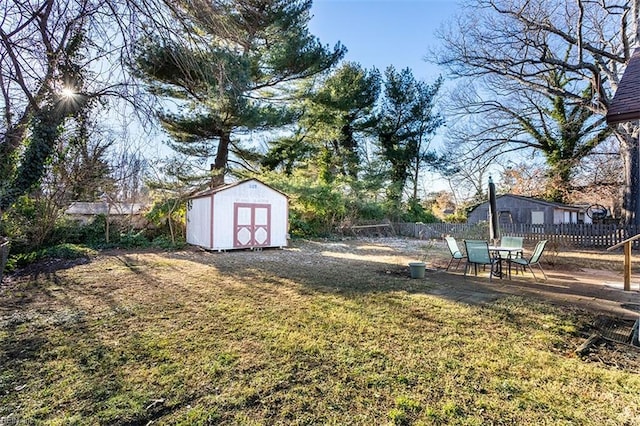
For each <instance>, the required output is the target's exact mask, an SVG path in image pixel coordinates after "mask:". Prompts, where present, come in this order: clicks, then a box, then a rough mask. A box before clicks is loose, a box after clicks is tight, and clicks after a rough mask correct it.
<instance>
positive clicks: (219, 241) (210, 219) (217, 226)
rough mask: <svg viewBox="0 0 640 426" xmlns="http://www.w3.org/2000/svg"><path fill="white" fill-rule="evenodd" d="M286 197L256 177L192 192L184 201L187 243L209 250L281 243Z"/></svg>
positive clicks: (285, 230) (286, 215)
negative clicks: (185, 202) (191, 195)
mask: <svg viewBox="0 0 640 426" xmlns="http://www.w3.org/2000/svg"><path fill="white" fill-rule="evenodd" d="M288 224H289V199H288V197H287V196H286V195H285V194H283V193H282V192H280V191H277V190H275V189H273V188H271V187H270V186H268V185H265V184H264V183H262V182H260V181H259V180H257V179H248V180H244V181H240V182H236V183H232V184H228V185H224V186H220V187H218V188H213V189H210V190H207V191H205V192H201V193H199V194H196V195H194V196H193V197H191V198H190V199H189V200H188V201H187V243H189V244H193V245H197V246H201V247H204V248H206V249H210V250H229V249H242V248H261V247H284V246H286V245H287V233H288V230H289V226H288Z"/></svg>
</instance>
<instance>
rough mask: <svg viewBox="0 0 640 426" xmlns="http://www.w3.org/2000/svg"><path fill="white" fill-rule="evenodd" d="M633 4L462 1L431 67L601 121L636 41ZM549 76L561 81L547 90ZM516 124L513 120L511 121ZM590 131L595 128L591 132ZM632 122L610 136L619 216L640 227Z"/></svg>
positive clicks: (636, 0)
mask: <svg viewBox="0 0 640 426" xmlns="http://www.w3.org/2000/svg"><path fill="white" fill-rule="evenodd" d="M639 4H640V0H632V1H628V0H613V1H607V2H603V1H587V0H574V1H572V2H568V1H565V0H543V1H536V2H532V1H528V0H469V1H466V2H464V5H465V6H466V10H469V11H473V12H472V13H469V14H468V16H466V17H460V18H459V19H458V20H457V21H455V22H453V23H452V25H451V26H450V27H449V28H447V29H444V30H443V31H442V32H441V33H440V38H441V40H442V42H443V44H442V48H441V49H440V50H439V51H438V52H435V53H434V58H435V59H436V60H437V62H438V63H440V64H442V65H445V66H447V67H448V69H449V70H450V72H451V73H452V74H453V75H454V76H457V77H463V78H473V79H475V80H479V79H485V78H488V79H489V81H491V79H498V80H499V81H503V82H504V81H511V82H513V83H514V84H517V85H518V86H520V87H522V88H526V89H527V90H528V91H531V92H533V93H538V94H540V95H542V96H545V97H547V98H552V99H556V98H557V99H562V100H563V102H565V103H566V104H567V105H570V106H580V107H581V108H585V109H587V110H589V111H590V112H592V113H593V114H594V115H595V116H596V118H595V121H594V122H593V123H590V124H589V126H592V125H595V124H596V123H597V122H598V121H601V117H604V116H605V115H606V112H607V109H608V106H609V103H610V101H611V99H612V96H613V94H614V92H615V90H616V88H617V85H618V82H619V78H620V74H621V70H622V69H623V68H624V65H625V63H626V62H627V60H628V59H629V57H630V55H631V49H632V47H633V46H634V44H636V43H637V42H638V11H639V10H640V7H639ZM549 70H560V71H561V73H562V74H563V75H564V78H565V80H564V82H563V84H561V85H558V84H549V81H548V79H545V78H544V77H545V76H546V75H548V71H549ZM515 120H517V118H514V121H515ZM594 130H596V128H595V127H594ZM637 133H638V125H637V123H627V124H625V125H619V126H618V127H617V128H615V129H613V134H614V135H615V136H616V138H617V140H618V141H619V144H620V151H621V154H622V158H623V160H624V164H625V185H626V187H627V191H626V194H625V199H624V213H625V217H626V220H627V221H630V222H638V221H640V201H639V200H640V180H639V177H640V165H639V164H638V161H637V159H636V158H637V157H638V155H637V149H638V148H637V143H635V141H636V138H637Z"/></svg>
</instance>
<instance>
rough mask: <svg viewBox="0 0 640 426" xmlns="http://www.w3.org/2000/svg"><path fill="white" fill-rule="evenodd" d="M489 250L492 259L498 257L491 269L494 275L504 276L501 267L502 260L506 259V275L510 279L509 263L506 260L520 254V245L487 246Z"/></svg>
mask: <svg viewBox="0 0 640 426" xmlns="http://www.w3.org/2000/svg"><path fill="white" fill-rule="evenodd" d="M489 252H490V253H491V255H492V256H493V257H494V259H498V261H497V262H495V264H494V265H495V266H494V268H493V270H492V273H493V276H494V277H499V278H502V277H504V275H505V274H504V272H503V268H502V262H503V261H507V263H508V264H509V268H508V272H507V276H508V278H509V279H511V263H509V262H508V260H509V259H513V258H515V257H518V256H522V247H502V246H489Z"/></svg>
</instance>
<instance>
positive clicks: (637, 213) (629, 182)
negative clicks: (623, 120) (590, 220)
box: [618, 132, 640, 225]
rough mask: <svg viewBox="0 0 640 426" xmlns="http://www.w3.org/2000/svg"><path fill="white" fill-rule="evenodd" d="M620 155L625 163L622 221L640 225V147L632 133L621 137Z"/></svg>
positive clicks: (619, 137)
mask: <svg viewBox="0 0 640 426" xmlns="http://www.w3.org/2000/svg"><path fill="white" fill-rule="evenodd" d="M618 139H619V140H620V153H621V154H622V159H623V163H624V181H625V182H624V183H625V185H624V195H623V199H622V215H623V217H622V219H623V220H624V223H626V224H630V225H638V224H640V147H639V146H638V140H637V137H636V136H634V135H633V134H631V132H629V133H627V134H623V135H619V136H618Z"/></svg>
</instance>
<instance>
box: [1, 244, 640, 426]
mask: <svg viewBox="0 0 640 426" xmlns="http://www.w3.org/2000/svg"><path fill="white" fill-rule="evenodd" d="M409 255H411V254H409ZM443 259H444V258H443ZM405 261H406V257H402V256H401V255H399V254H398V253H397V251H396V250H394V249H393V248H389V247H385V246H376V245H375V244H372V245H369V246H360V247H355V248H354V247H353V246H351V247H345V246H342V245H340V244H334V245H332V244H329V245H326V244H320V243H311V242H302V243H297V244H296V245H295V246H294V247H292V248H289V249H286V250H265V251H264V252H231V253H205V252H199V251H195V250H192V251H184V252H175V253H162V252H114V253H108V254H103V255H100V256H99V257H97V258H95V259H92V260H91V261H90V262H88V263H86V264H81V265H76V266H73V267H70V268H67V269H58V270H49V271H47V270H46V269H45V270H41V271H38V273H37V274H35V273H34V274H32V275H31V276H28V277H24V278H22V279H14V281H13V282H12V283H10V284H9V285H5V286H3V288H2V290H0V424H10V423H9V422H17V421H18V420H20V421H22V422H24V424H52V425H67V424H91V425H94V424H119V425H125V424H126V425H133V424H148V422H150V421H154V424H183V425H191V424H234V425H235V424H243V425H245V424H246V425H263V424H264V425H274V424H283V425H284V424H286V425H290V424H323V425H324V424H335V425H349V424H352V425H378V424H381V425H385V424H400V425H409V424H415V425H418V424H426V425H431V424H436V425H440V424H459V425H485V424H496V425H498V424H525V425H526V424H530V425H541V424H553V425H590V424H592V425H640V408H639V407H640V375H639V374H637V373H633V372H629V371H624V370H620V369H616V368H613V367H609V366H606V365H604V364H601V363H593V362H587V361H586V360H583V359H580V358H579V357H578V356H576V355H575V353H574V350H575V348H576V347H577V346H578V345H579V344H580V343H581V342H582V341H583V340H584V335H583V333H582V331H583V330H584V329H585V328H586V327H587V326H588V324H589V323H590V322H591V321H592V320H593V318H592V317H591V316H590V315H589V314H587V313H584V312H579V311H575V310H571V309H566V308H565V309H558V308H554V307H551V306H550V305H546V304H544V303H540V302H532V301H531V300H524V299H522V298H519V297H514V296H509V297H503V298H500V299H498V300H497V301H495V302H492V303H488V304H483V305H469V304H463V303H459V302H456V301H455V300H449V299H447V298H446V297H443V296H436V295H433V294H431V290H432V289H434V288H436V287H438V286H441V285H443V284H442V283H441V282H438V281H437V280H434V278H433V277H431V276H428V277H427V278H426V279H424V280H412V279H409V278H407V277H406V276H403V275H401V274H398V273H393V271H394V270H395V269H394V268H397V267H398V266H399V265H406V263H404V262H405ZM438 276H443V275H438ZM438 276H435V277H438ZM447 276H449V275H447ZM451 277H452V278H450V279H456V280H460V279H462V278H461V277H460V276H459V275H457V276H456V275H453V276H451ZM468 280H469V285H473V280H472V279H468ZM3 422H4V423H3ZM17 424H23V423H20V422H18V423H17Z"/></svg>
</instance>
